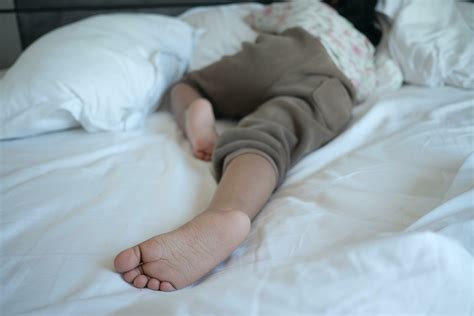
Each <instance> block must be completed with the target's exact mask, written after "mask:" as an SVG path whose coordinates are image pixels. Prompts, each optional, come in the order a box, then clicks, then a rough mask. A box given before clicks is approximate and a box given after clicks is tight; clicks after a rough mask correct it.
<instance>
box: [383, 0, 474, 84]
mask: <svg viewBox="0 0 474 316" xmlns="http://www.w3.org/2000/svg"><path fill="white" fill-rule="evenodd" d="M471 8H474V5H472V6H471ZM378 10H379V11H381V12H383V13H384V14H386V15H387V16H389V17H391V18H392V19H394V22H393V27H392V32H391V35H390V39H389V47H390V53H391V55H392V56H393V58H394V59H395V60H396V61H397V62H398V64H399V65H400V67H401V68H402V71H403V76H404V78H405V80H406V81H407V82H409V83H414V84H420V85H427V86H442V85H453V86H458V87H462V88H474V41H473V38H474V32H473V30H472V29H470V28H469V26H468V24H467V23H466V22H465V20H464V19H463V17H462V15H461V14H460V12H459V11H458V9H457V7H456V3H455V1H454V0H399V1H389V0H384V1H380V2H379V5H378Z"/></svg>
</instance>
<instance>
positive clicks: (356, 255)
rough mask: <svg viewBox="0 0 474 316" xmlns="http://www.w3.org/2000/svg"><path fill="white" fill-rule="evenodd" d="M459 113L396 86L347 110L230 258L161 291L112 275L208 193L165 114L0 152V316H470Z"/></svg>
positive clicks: (472, 226) (450, 98)
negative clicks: (346, 118) (116, 263)
mask: <svg viewBox="0 0 474 316" xmlns="http://www.w3.org/2000/svg"><path fill="white" fill-rule="evenodd" d="M473 100H474V91H467V90H459V89H455V88H449V87H443V88H421V87H414V86H408V87H403V88H402V89H401V90H400V91H397V92H392V93H389V94H386V95H385V96H383V97H379V98H377V99H372V100H371V101H369V102H366V103H364V104H363V105H361V106H359V107H357V108H356V109H355V110H354V114H355V120H354V121H353V123H352V125H351V126H350V127H349V128H348V129H347V130H346V131H345V132H344V133H343V134H342V135H341V136H340V137H339V138H337V139H336V140H335V141H333V142H332V143H330V144H329V145H327V146H325V147H324V148H322V149H321V150H319V151H317V152H315V153H313V154H311V155H309V156H307V157H306V158H305V159H303V160H302V161H301V162H300V163H298V164H297V166H296V167H295V168H294V169H293V170H292V171H291V172H290V174H289V176H288V179H287V181H286V182H285V183H284V184H283V186H282V187H281V188H280V190H279V191H278V192H277V193H276V194H275V195H274V196H273V198H272V199H271V201H270V202H269V203H268V205H267V206H266V207H265V208H264V210H263V211H262V212H261V213H260V215H259V216H258V217H257V218H256V220H255V221H254V222H253V226H252V231H251V234H250V236H249V237H248V238H247V239H246V241H245V242H244V244H243V245H242V246H241V247H240V248H238V249H237V250H236V251H235V252H234V254H233V255H232V256H231V257H230V258H229V259H228V260H227V261H225V262H224V263H223V264H221V265H220V266H219V267H217V268H216V269H215V270H214V271H213V272H212V273H211V274H210V275H208V276H207V277H205V278H204V279H203V280H202V281H201V282H198V284H196V285H194V286H191V287H188V288H186V289H183V290H180V291H176V292H172V293H162V292H152V291H149V290H137V289H135V288H133V287H131V286H130V285H128V284H127V283H125V282H124V281H123V280H122V279H121V277H120V275H119V274H117V273H115V272H114V271H113V265H112V260H113V258H114V256H115V254H116V253H117V252H118V251H120V250H122V249H124V248H126V247H129V246H131V245H133V244H135V243H137V242H139V241H142V240H143V239H146V238H149V237H151V236H152V235H155V234H158V233H162V232H165V231H168V230H171V229H173V228H175V227H177V226H179V225H180V224H182V223H184V222H186V221H187V220H189V219H190V218H192V217H193V216H194V215H196V214H198V213H199V211H200V210H202V209H203V208H204V207H205V206H206V203H207V202H208V201H209V199H210V197H211V195H212V193H213V190H214V189H215V186H216V185H215V182H214V180H213V178H212V177H211V174H210V171H209V170H210V166H209V164H207V163H204V162H201V161H198V160H196V159H194V158H193V157H192V154H191V151H190V147H189V145H188V143H187V142H186V141H185V140H184V138H183V136H182V134H181V133H180V132H179V131H178V129H177V127H176V125H175V123H174V122H173V120H172V118H171V116H170V115H169V114H168V113H166V112H159V113H156V114H154V115H153V116H152V117H151V118H150V119H149V120H148V122H147V127H146V129H144V130H141V131H136V132H127V133H123V134H110V133H99V134H88V133H86V132H84V131H83V130H71V131H65V132H61V133H53V134H48V135H43V136H38V137H34V138H28V139H23V140H14V141H4V142H1V143H0V150H1V151H0V154H1V170H0V172H1V175H0V181H1V182H0V183H1V196H0V201H1V217H0V220H1V227H0V229H1V230H0V232H1V240H0V241H1V245H0V249H1V250H0V251H1V252H0V256H1V262H2V264H1V266H0V284H1V306H0V310H1V311H2V315H17V314H22V315H147V314H149V315H204V314H205V315H300V314H316V313H321V314H331V315H334V314H344V315H348V314H351V315H354V314H360V315H369V314H370V315H372V314H397V315H400V314H419V315H433V314H443V315H469V314H471V315H472V312H473V305H472V297H473V294H474V286H473V284H474V274H473V272H474V271H473V267H474V260H473V254H474V245H473V232H474V231H473V230H474V195H473V174H474V173H473V172H474V170H473V169H474V155H473V148H474V146H473V142H474V127H473V122H474V102H473ZM225 125H226V124H221V128H225Z"/></svg>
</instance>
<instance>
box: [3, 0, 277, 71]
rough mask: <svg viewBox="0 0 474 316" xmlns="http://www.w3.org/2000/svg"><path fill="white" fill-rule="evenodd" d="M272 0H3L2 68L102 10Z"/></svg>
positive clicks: (167, 10)
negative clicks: (33, 45) (49, 35)
mask: <svg viewBox="0 0 474 316" xmlns="http://www.w3.org/2000/svg"><path fill="white" fill-rule="evenodd" d="M245 2H260V3H264V4H268V3H271V2H274V1H272V0H240V1H239V0H238V1H230V0H0V47H1V48H0V69H1V68H4V67H8V66H10V65H11V64H13V62H14V61H15V60H16V58H17V57H18V56H19V55H20V53H21V51H22V50H23V49H25V48H26V47H28V45H30V44H31V43H32V42H33V41H35V40H36V39H37V38H38V37H40V36H41V35H43V34H45V33H47V32H49V31H51V30H53V29H55V28H57V27H60V26H63V25H65V24H69V23H72V22H75V21H78V20H80V19H83V18H85V17H89V16H91V15H95V14H100V13H111V12H149V13H159V14H165V15H178V14H180V13H182V12H184V11H186V10H187V9H189V8H191V7H195V6H210V5H222V4H231V3H245Z"/></svg>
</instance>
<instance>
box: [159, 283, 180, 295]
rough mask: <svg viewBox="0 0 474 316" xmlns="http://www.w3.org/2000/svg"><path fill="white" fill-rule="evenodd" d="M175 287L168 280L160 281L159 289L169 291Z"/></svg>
mask: <svg viewBox="0 0 474 316" xmlns="http://www.w3.org/2000/svg"><path fill="white" fill-rule="evenodd" d="M175 290H176V288H175V287H174V286H173V285H172V284H171V283H169V282H166V281H164V282H160V291H163V292H171V291H175Z"/></svg>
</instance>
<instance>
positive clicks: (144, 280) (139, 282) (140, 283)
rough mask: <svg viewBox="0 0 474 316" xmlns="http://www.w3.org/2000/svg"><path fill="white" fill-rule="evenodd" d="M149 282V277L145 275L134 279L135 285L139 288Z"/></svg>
mask: <svg viewBox="0 0 474 316" xmlns="http://www.w3.org/2000/svg"><path fill="white" fill-rule="evenodd" d="M147 283H148V277H147V276H145V275H143V274H142V275H139V276H137V277H136V278H135V280H133V286H134V287H136V288H139V289H142V288H144V287H145V286H146V284H147Z"/></svg>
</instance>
